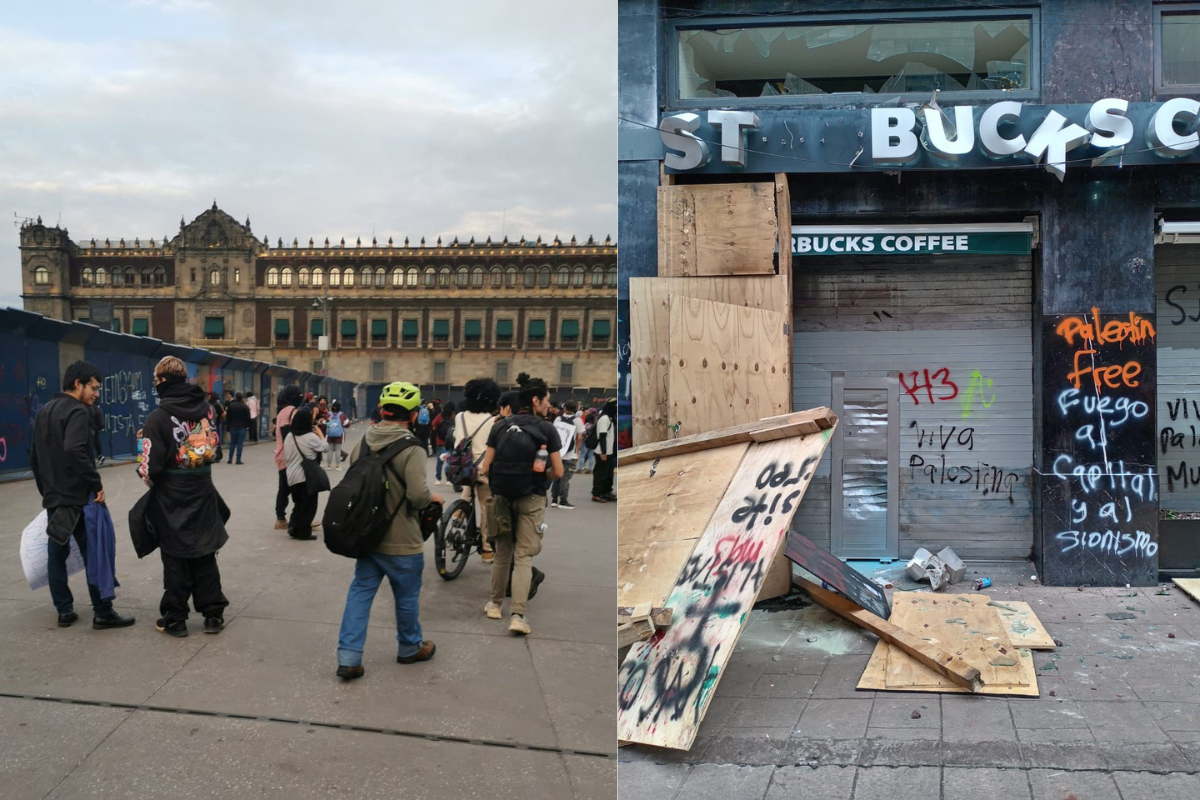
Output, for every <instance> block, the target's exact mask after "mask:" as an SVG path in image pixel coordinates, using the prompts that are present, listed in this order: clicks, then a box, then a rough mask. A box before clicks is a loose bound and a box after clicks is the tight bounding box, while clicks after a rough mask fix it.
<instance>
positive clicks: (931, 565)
mask: <svg viewBox="0 0 1200 800" xmlns="http://www.w3.org/2000/svg"><path fill="white" fill-rule="evenodd" d="M904 572H905V573H906V574H907V575H908V577H910V578H912V579H913V580H914V581H922V580H927V581H929V585H930V586H932V587H933V590H934V591H935V592H940V591H941V590H942V589H944V588H945V587H947V586H949V585H951V584H955V583H958V582H959V581H961V580H962V579H963V576H964V575H966V574H967V565H966V564H964V563H963V562H962V559H960V558H959V557H958V554H957V553H955V552H954V551H953V550H951V549H950V548H949V547H944V548H942V549H941V550H940V551H938V554H937V555H936V556H935V555H934V554H933V553H930V552H929V551H928V550H926V549H925V548H924V547H919V548H917V552H916V553H914V554H913V557H912V558H911V559H909V561H908V563H907V564H905V565H904Z"/></svg>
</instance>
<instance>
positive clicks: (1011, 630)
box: [991, 600, 1056, 650]
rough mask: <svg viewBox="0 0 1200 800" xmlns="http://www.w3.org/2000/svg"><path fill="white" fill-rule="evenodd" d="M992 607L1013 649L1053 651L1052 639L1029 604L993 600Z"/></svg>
mask: <svg viewBox="0 0 1200 800" xmlns="http://www.w3.org/2000/svg"><path fill="white" fill-rule="evenodd" d="M991 605H992V607H993V608H995V609H996V613H997V614H999V615H1000V622H1001V623H1002V624H1003V625H1004V630H1005V631H1006V632H1007V633H1008V640H1009V641H1010V642H1012V645H1013V647H1015V648H1017V649H1021V648H1025V649H1026V650H1054V649H1055V647H1056V645H1055V644H1054V637H1053V636H1051V635H1050V634H1049V632H1047V631H1046V627H1045V626H1044V625H1042V621H1041V620H1040V619H1038V616H1037V614H1035V613H1034V611H1033V607H1032V606H1030V605H1029V603H1022V602H1021V601H1019V600H1003V601H1001V600H993V601H992V604H991Z"/></svg>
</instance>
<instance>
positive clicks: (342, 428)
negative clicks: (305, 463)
mask: <svg viewBox="0 0 1200 800" xmlns="http://www.w3.org/2000/svg"><path fill="white" fill-rule="evenodd" d="M349 424H350V421H349V420H348V419H347V418H346V415H345V414H343V413H342V403H341V401H340V400H334V401H333V405H332V406H331V407H330V413H329V419H328V420H327V421H326V423H325V441H326V443H328V445H329V450H328V452H327V454H326V461H325V466H326V467H327V468H328V467H332V468H333V469H336V470H339V471H340V470H341V468H342V461H344V460H345V457H344V456H343V455H342V441H343V440H344V439H345V438H346V426H347V425H349Z"/></svg>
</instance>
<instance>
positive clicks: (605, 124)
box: [0, 0, 617, 307]
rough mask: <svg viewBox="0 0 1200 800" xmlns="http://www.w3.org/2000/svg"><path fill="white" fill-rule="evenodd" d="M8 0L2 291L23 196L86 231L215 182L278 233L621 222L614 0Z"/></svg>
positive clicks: (126, 232)
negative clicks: (335, 0) (20, 0)
mask: <svg viewBox="0 0 1200 800" xmlns="http://www.w3.org/2000/svg"><path fill="white" fill-rule="evenodd" d="M18 6H19V7H18ZM334 7H336V9H337V10H336V11H334V10H332V9H333V8H334ZM6 10H7V11H8V12H9V13H7V14H6V15H5V16H4V19H3V21H2V22H0V120H3V122H2V123H0V212H2V213H3V214H4V215H5V219H4V222H5V224H4V226H3V228H0V230H7V231H8V233H7V234H4V235H3V237H2V238H0V306H3V305H13V306H17V307H19V306H20V297H19V296H20V286H21V284H20V254H19V251H18V249H17V247H18V238H17V228H16V226H15V225H14V224H13V223H14V219H15V217H14V214H15V215H18V216H21V217H36V216H38V215H41V216H42V218H43V220H44V221H46V222H47V223H53V222H56V221H61V224H62V225H63V226H64V227H66V228H67V229H68V230H69V231H70V235H71V237H72V238H73V239H75V240H76V241H82V240H85V239H90V238H91V237H93V236H95V237H96V238H104V237H109V238H112V239H113V240H114V241H115V240H116V239H117V238H119V237H125V238H126V239H127V240H129V239H132V238H133V237H135V236H137V237H141V239H142V240H143V241H145V240H147V239H149V238H151V237H154V238H155V239H156V240H157V239H160V238H161V237H162V236H163V235H164V234H166V235H170V236H174V235H175V233H177V232H178V230H179V219H180V217H181V216H182V217H186V218H187V219H188V220H189V221H190V220H191V219H192V218H194V217H195V216H197V215H198V214H199V213H200V212H202V211H203V210H205V209H206V208H208V207H209V206H210V205H211V204H212V202H213V200H214V199H215V200H216V201H217V203H218V205H219V206H220V207H221V208H222V209H224V210H225V211H228V212H229V213H230V214H232V215H233V216H234V217H235V218H237V219H238V220H244V219H245V218H246V217H250V221H251V225H252V227H253V230H254V232H255V233H256V234H257V235H258V236H259V237H262V236H263V235H267V236H269V237H270V241H271V243H272V244H274V243H275V242H276V240H277V238H279V237H282V238H283V239H284V241H285V242H290V241H291V240H292V238H293V237H296V238H299V239H300V240H301V241H302V242H307V241H308V238H309V237H310V236H311V237H313V238H314V239H316V241H317V242H318V243H319V242H322V241H323V240H324V239H325V237H326V236H328V237H329V238H330V240H331V241H337V240H338V239H340V238H341V237H343V236H345V237H346V239H347V241H353V240H354V238H355V237H358V236H362V237H363V239H364V240H369V239H370V237H371V235H372V232H374V234H375V235H376V236H378V237H379V239H380V240H381V241H386V239H387V237H388V236H392V237H395V239H396V241H397V242H400V241H403V239H404V237H405V236H409V237H411V238H412V240H413V241H414V242H416V241H417V240H418V239H419V238H420V237H421V236H426V237H428V238H429V240H430V242H432V241H433V240H435V239H436V237H438V236H439V235H441V236H446V237H453V236H455V235H458V236H459V237H460V238H463V239H466V238H468V237H470V236H472V235H473V236H475V237H477V238H484V237H486V236H489V235H490V236H492V237H496V238H498V237H500V236H502V235H503V234H504V233H507V234H508V235H509V236H510V237H517V236H521V235H524V236H527V237H530V238H533V237H535V236H537V235H539V234H540V235H542V236H543V237H547V238H548V237H553V236H554V235H556V234H557V235H560V236H562V237H563V238H564V239H567V238H569V237H570V236H571V235H572V234H574V235H577V236H579V237H580V238H581V239H584V238H586V237H587V236H588V235H589V234H594V235H596V236H597V238H599V239H603V237H604V236H605V235H607V234H613V236H614V237H615V235H616V221H617V197H616V153H617V146H616V126H615V125H614V124H613V119H614V116H615V112H616V92H617V79H616V49H617V45H616V35H617V24H616V2H615V0H572V2H559V1H557V0H555V1H551V0H442V1H441V2H433V3H430V2H389V1H388V0H340V2H338V3H331V2H323V1H322V2H318V0H105V1H102V0H55V2H51V3H45V2H34V0H28V2H23V3H12V4H9V5H7V6H6Z"/></svg>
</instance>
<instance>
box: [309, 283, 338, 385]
mask: <svg viewBox="0 0 1200 800" xmlns="http://www.w3.org/2000/svg"><path fill="white" fill-rule="evenodd" d="M322 289H323V293H322V296H321V297H314V298H313V301H312V308H313V311H316V310H317V309H318V308H319V309H321V314H322V319H323V322H322V327H323V328H324V329H325V331H324V333H325V343H326V345H327V347H326V349H324V350H322V351H321V360H322V362H323V363H322V366H323V367H324V369H322V370H321V372H322V373H324V375H325V376H326V377H328V375H329V352H330V349H331V348H329V347H328V345H329V343H330V342H332V341H333V334H331V333H330V332H329V284H323V285H322ZM320 342H321V340H320V339H319V338H318V339H317V344H318V346H319V345H320Z"/></svg>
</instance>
